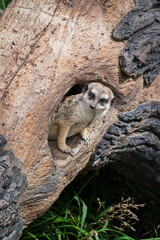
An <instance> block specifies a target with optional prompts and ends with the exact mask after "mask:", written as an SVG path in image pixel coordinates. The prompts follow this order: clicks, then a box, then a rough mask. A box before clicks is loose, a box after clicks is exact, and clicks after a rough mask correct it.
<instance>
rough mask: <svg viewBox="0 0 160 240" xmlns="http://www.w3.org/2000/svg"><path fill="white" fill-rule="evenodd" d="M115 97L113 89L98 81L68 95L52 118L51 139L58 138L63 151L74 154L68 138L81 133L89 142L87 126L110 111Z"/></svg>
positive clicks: (59, 146)
mask: <svg viewBox="0 0 160 240" xmlns="http://www.w3.org/2000/svg"><path fill="white" fill-rule="evenodd" d="M113 98H114V95H113V93H112V91H111V89H110V88H108V87H106V86H104V85H102V84H101V83H98V82H94V83H90V84H88V85H86V86H85V87H84V90H83V92H82V93H81V94H77V95H72V96H69V97H66V99H65V100H64V101H63V102H62V103H61V104H60V105H59V107H58V110H57V111H56V112H55V113H54V114H53V116H52V118H51V124H50V128H49V137H48V138H49V140H57V144H58V148H59V149H60V150H61V151H62V152H64V153H69V154H71V155H72V156H74V152H73V150H72V149H70V148H69V147H68V146H67V145H66V138H67V137H70V136H73V135H75V134H77V133H80V135H81V137H82V139H83V140H84V141H85V142H86V143H87V144H89V142H90V137H89V134H88V131H87V127H88V126H89V125H90V124H91V123H93V122H94V121H96V120H97V119H99V118H101V117H103V116H104V115H105V114H106V113H107V112H108V110H109V109H110V106H111V103H112V100H113Z"/></svg>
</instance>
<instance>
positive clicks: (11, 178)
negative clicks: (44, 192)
mask: <svg viewBox="0 0 160 240" xmlns="http://www.w3.org/2000/svg"><path fill="white" fill-rule="evenodd" d="M5 145H6V140H5V138H4V137H3V136H2V135H0V180H1V181H0V239H6V240H10V239H12V240H14V239H15V240H16V239H19V237H20V236H21V233H22V229H23V226H24V221H23V220H22V218H21V217H20V215H19V211H18V207H19V206H18V203H17V202H18V199H19V198H20V197H21V196H22V193H23V192H24V190H25V189H26V187H27V182H26V177H25V176H24V174H22V173H21V168H22V163H21V162H20V161H19V160H18V159H17V158H16V157H15V156H14V154H13V152H12V151H8V150H3V147H4V146H5Z"/></svg>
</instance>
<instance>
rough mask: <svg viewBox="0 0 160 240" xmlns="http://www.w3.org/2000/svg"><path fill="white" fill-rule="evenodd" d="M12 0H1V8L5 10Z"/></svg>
mask: <svg viewBox="0 0 160 240" xmlns="http://www.w3.org/2000/svg"><path fill="white" fill-rule="evenodd" d="M10 2H11V0H0V9H2V10H3V11H4V10H5V9H6V8H7V6H8V5H9V4H10Z"/></svg>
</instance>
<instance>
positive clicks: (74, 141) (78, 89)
mask: <svg viewBox="0 0 160 240" xmlns="http://www.w3.org/2000/svg"><path fill="white" fill-rule="evenodd" d="M84 85H85V84H83V83H82V84H75V85H73V86H72V87H71V88H70V89H69V91H68V92H67V93H66V94H65V95H64V97H63V99H62V102H63V101H64V99H65V98H66V97H69V96H72V95H77V94H80V93H82V90H83V87H84ZM53 114H54V113H53ZM51 118H52V117H51ZM50 127H51V125H50ZM49 132H50V129H49ZM54 132H56V135H58V125H57V128H56V130H54ZM79 140H80V135H79V134H76V135H74V136H72V137H69V138H67V139H66V144H67V146H69V147H70V148H75V147H77V146H78V144H79ZM48 145H49V148H50V151H51V154H52V156H53V158H54V157H55V156H56V159H57V160H58V159H61V160H64V159H65V158H66V157H67V156H68V155H65V154H61V151H59V149H58V146H57V140H56V139H55V141H54V140H53V139H52V140H51V139H49V134H48ZM63 158H64V159H63Z"/></svg>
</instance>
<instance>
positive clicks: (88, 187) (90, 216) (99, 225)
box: [0, 0, 160, 240]
mask: <svg viewBox="0 0 160 240" xmlns="http://www.w3.org/2000/svg"><path fill="white" fill-rule="evenodd" d="M10 2H11V0H0V8H1V9H2V10H5V9H6V7H7V6H8V4H9V3H10ZM25 239H26V240H27V239H31V240H32V239H35V240H43V239H48V240H53V239H54V240H72V239H73V240H74V239H75V240H76V239H79V240H83V239H88V240H107V239H108V240H160V208H159V206H158V205H157V204H156V202H155V201H154V199H152V196H151V195H150V193H148V192H146V191H145V190H144V189H142V188H141V187H140V186H138V185H136V184H135V183H132V182H131V181H129V180H127V179H126V178H124V177H123V176H121V175H120V174H118V173H116V172H114V171H111V170H110V169H109V170H108V169H103V170H101V171H99V172H96V173H90V174H87V175H86V176H83V177H77V178H76V179H75V180H74V181H73V183H71V184H70V185H69V186H68V187H67V188H66V189H65V190H64V191H63V193H62V194H61V196H60V198H59V199H58V200H57V201H56V202H55V204H54V205H53V206H52V207H51V208H50V209H49V210H48V211H47V212H46V213H45V214H44V215H43V216H42V217H41V218H39V219H37V220H35V221H34V222H33V223H31V224H30V225H29V226H28V228H26V229H25V230H24V232H23V235H22V237H21V240H25Z"/></svg>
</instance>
